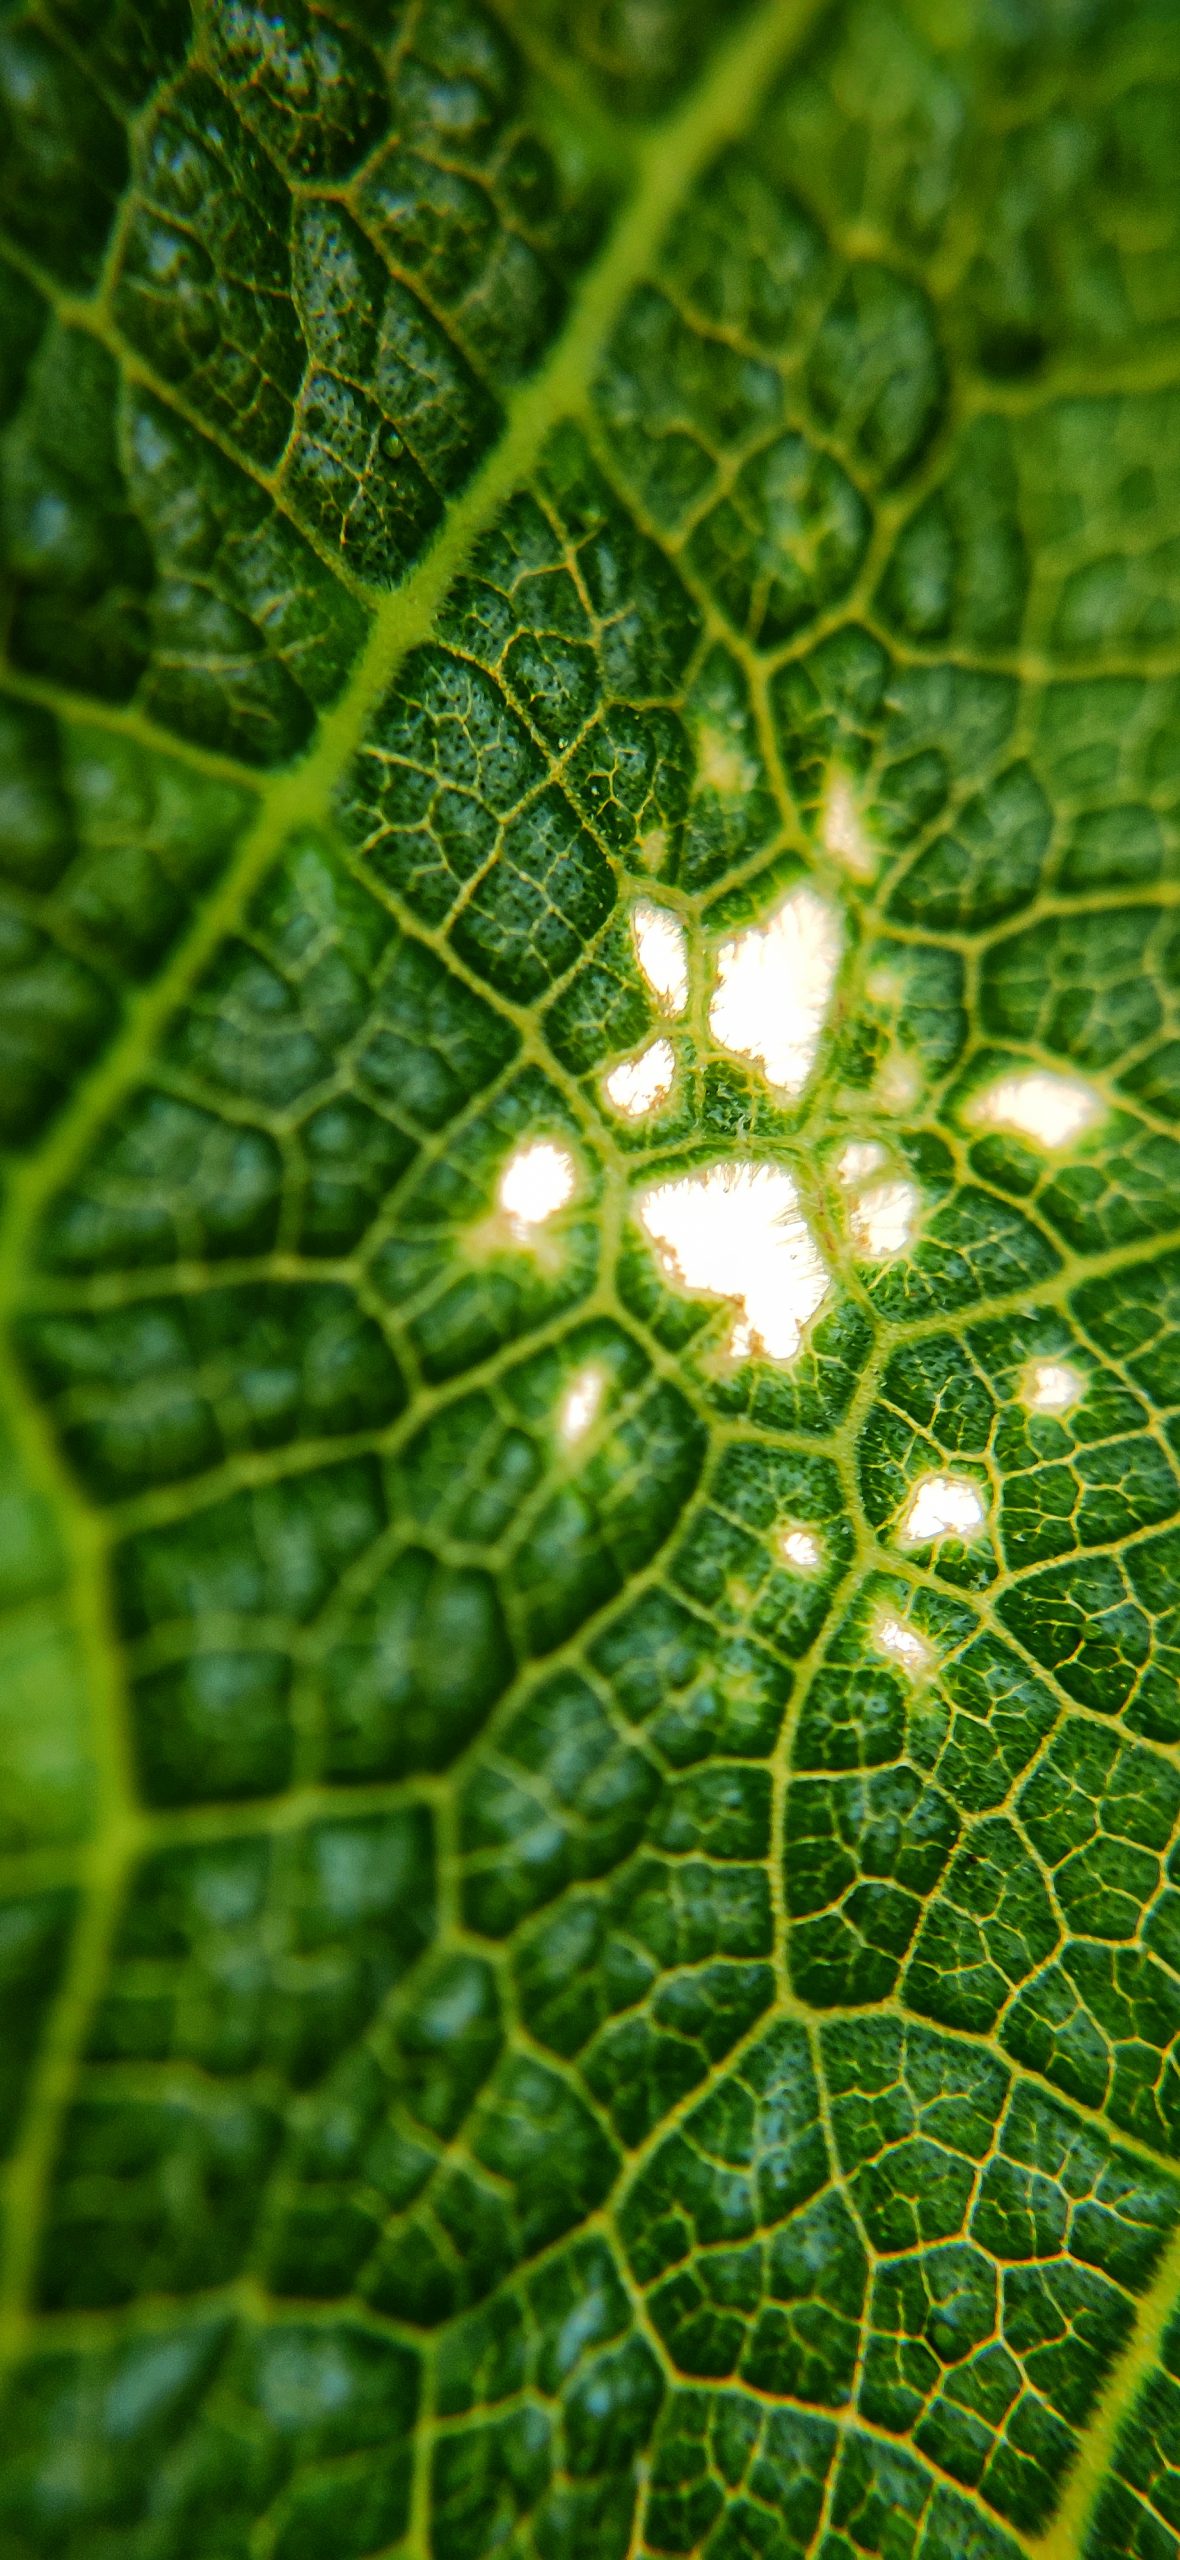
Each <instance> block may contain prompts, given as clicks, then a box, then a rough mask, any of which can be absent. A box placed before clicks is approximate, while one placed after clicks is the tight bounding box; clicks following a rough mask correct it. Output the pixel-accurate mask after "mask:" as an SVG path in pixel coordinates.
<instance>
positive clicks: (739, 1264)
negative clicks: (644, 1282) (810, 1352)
mask: <svg viewBox="0 0 1180 2560" xmlns="http://www.w3.org/2000/svg"><path fill="white" fill-rule="evenodd" d="M637 1206H638V1214H639V1218H640V1220H641V1223H642V1224H643V1226H644V1227H645V1228H646V1230H647V1233H648V1235H649V1236H650V1237H651V1239H652V1241H653V1243H654V1244H656V1245H657V1246H659V1247H660V1249H661V1251H660V1259H661V1261H662V1263H663V1267H664V1270H665V1272H666V1274H667V1276H668V1277H669V1278H670V1279H672V1280H674V1281H676V1282H678V1283H679V1284H680V1286H681V1287H683V1288H685V1289H689V1290H693V1291H696V1292H699V1293H700V1294H701V1295H702V1296H705V1297H710V1298H726V1299H728V1300H729V1301H730V1302H731V1303H732V1304H733V1305H734V1306H735V1307H736V1309H737V1314H736V1315H735V1317H734V1321H733V1326H732V1329H731V1332H730V1337H729V1349H730V1352H731V1354H732V1356H733V1357H734V1358H735V1359H738V1360H742V1359H748V1358H749V1356H750V1354H751V1353H752V1352H755V1351H757V1352H760V1353H763V1354H765V1356H766V1358H767V1359H768V1360H791V1359H793V1358H794V1355H795V1353H796V1351H797V1350H798V1348H799V1344H800V1341H801V1339H802V1336H803V1330H804V1327H805V1326H806V1325H807V1324H809V1323H810V1321H811V1318H812V1316H814V1315H815V1314H816V1313H817V1311H818V1309H819V1308H820V1307H821V1306H822V1305H823V1302H824V1299H825V1298H826V1296H827V1294H828V1275H827V1272H826V1271H825V1269H824V1266H823V1263H822V1261H821V1259H820V1256H819V1253H818V1250H817V1248H816V1245H815V1242H814V1239H813V1237H812V1234H811V1230H810V1228H809V1227H808V1225H807V1222H806V1220H805V1218H804V1216H803V1214H802V1211H801V1209H800V1207H799V1195H798V1192H797V1191H796V1189H795V1185H794V1183H793V1182H792V1180H791V1176H790V1174H789V1173H786V1172H784V1171H783V1169H782V1167H781V1166H780V1165H774V1164H718V1165H711V1166H709V1167H708V1169H707V1170H706V1171H704V1172H702V1173H689V1174H684V1175H682V1176H681V1177H680V1179H679V1180H676V1181H671V1182H659V1183H656V1184H655V1185H654V1186H653V1188H652V1189H651V1190H650V1191H645V1192H643V1193H641V1195H640V1197H639V1200H638V1204H637Z"/></svg>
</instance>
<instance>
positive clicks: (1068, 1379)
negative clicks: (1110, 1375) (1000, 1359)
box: [1021, 1360, 1086, 1413]
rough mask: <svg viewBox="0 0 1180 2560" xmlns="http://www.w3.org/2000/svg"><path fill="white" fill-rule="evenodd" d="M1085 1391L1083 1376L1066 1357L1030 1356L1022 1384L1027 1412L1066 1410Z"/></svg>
mask: <svg viewBox="0 0 1180 2560" xmlns="http://www.w3.org/2000/svg"><path fill="white" fill-rule="evenodd" d="M1085 1392H1086V1381H1085V1379H1084V1378H1083V1377H1081V1376H1079V1373H1078V1371H1077V1370H1076V1369H1071V1367H1070V1364H1069V1362H1068V1360H1030V1362H1029V1364H1028V1367H1027V1369H1026V1370H1025V1373H1024V1380H1023V1384H1022V1388H1021V1395H1022V1398H1023V1401H1024V1403H1025V1404H1026V1405H1027V1406H1028V1408H1029V1411H1030V1413H1068V1412H1069V1410H1070V1407H1071V1405H1075V1404H1077V1403H1078V1401H1079V1399H1080V1398H1081V1397H1082V1396H1083V1395H1084V1394H1085Z"/></svg>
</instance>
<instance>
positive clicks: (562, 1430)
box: [557, 1360, 607, 1449]
mask: <svg viewBox="0 0 1180 2560" xmlns="http://www.w3.org/2000/svg"><path fill="white" fill-rule="evenodd" d="M606 1383H607V1380H606V1371H605V1369H604V1368H602V1367H601V1365H600V1363H599V1362H598V1361H597V1360H588V1361H587V1363H586V1366H585V1368H584V1369H577V1370H575V1372H574V1375H573V1377H572V1378H571V1379H570V1380H569V1383H568V1385H567V1387H566V1390H565V1393H564V1395H563V1396H562V1399H561V1403H560V1404H559V1406H558V1409H557V1432H558V1438H559V1439H560V1440H562V1441H563V1442H564V1444H565V1447H566V1448H567V1449H572V1448H574V1447H576V1445H577V1443H578V1441H579V1440H584V1439H585V1437H586V1433H587V1432H588V1431H589V1430H590V1429H591V1427H592V1425H593V1424H594V1423H595V1422H597V1420H598V1416H599V1413H600V1411H601V1408H602V1399H603V1396H604V1395H605V1393H606Z"/></svg>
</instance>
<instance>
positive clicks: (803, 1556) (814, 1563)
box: [778, 1529, 824, 1573]
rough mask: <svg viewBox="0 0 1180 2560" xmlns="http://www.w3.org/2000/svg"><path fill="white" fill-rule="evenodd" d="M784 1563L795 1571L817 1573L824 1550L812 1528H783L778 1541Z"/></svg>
mask: <svg viewBox="0 0 1180 2560" xmlns="http://www.w3.org/2000/svg"><path fill="white" fill-rule="evenodd" d="M778 1551H779V1554H780V1556H781V1557H782V1560H783V1563H784V1564H789V1565H790V1566H791V1567H792V1568H793V1570H794V1571H795V1572H796V1573H818V1572H819V1569H820V1566H821V1564H822V1563H823V1560H824V1551H823V1548H822V1546H821V1544H820V1541H819V1539H818V1538H817V1537H816V1534H815V1531H814V1529H784V1531H783V1534H782V1536H781V1538H780V1539H779V1542H778Z"/></svg>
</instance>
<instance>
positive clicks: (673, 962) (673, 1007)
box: [631, 898, 688, 1013]
mask: <svg viewBox="0 0 1180 2560" xmlns="http://www.w3.org/2000/svg"><path fill="white" fill-rule="evenodd" d="M631 934H632V939H633V941H634V944H635V957H636V959H637V960H638V962H639V966H640V968H641V970H642V972H643V975H644V977H645V978H646V980H647V983H648V985H649V987H650V988H651V991H652V994H653V995H654V996H656V997H657V998H658V1000H659V1002H660V1004H661V1005H662V1006H663V1008H664V1011H665V1012H666V1013H683V1011H684V1008H685V1005H686V1004H687V1003H688V943H687V940H686V938H685V932H684V927H683V925H682V924H681V921H680V918H679V916H674V915H671V914H670V913H669V911H668V909H667V907H654V906H653V905H652V904H651V901H650V899H648V898H641V899H640V901H639V903H638V905H637V906H634V907H632V909H631Z"/></svg>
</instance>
